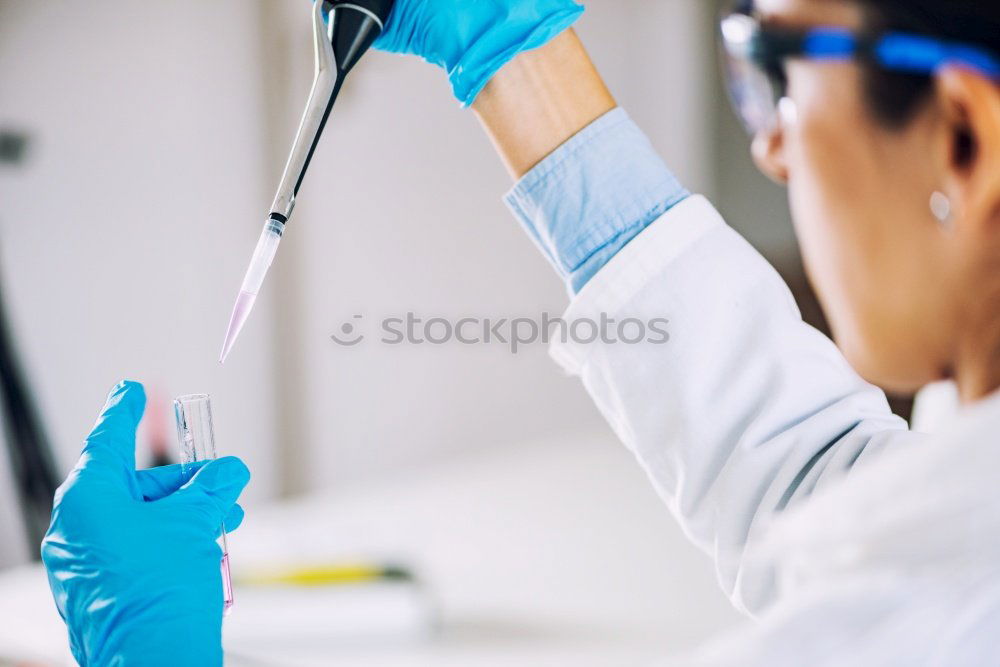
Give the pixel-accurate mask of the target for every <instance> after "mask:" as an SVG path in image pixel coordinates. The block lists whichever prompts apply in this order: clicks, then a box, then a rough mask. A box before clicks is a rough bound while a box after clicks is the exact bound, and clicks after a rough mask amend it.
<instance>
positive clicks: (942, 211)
mask: <svg viewBox="0 0 1000 667" xmlns="http://www.w3.org/2000/svg"><path fill="white" fill-rule="evenodd" d="M931 213H932V214H933V215H934V217H935V218H937V219H938V222H940V223H941V224H942V225H944V226H948V225H950V224H951V216H952V210H951V200H950V199H948V196H947V195H945V194H944V193H943V192H937V191H935V192H934V194H932V195H931Z"/></svg>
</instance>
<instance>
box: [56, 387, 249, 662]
mask: <svg viewBox="0 0 1000 667" xmlns="http://www.w3.org/2000/svg"><path fill="white" fill-rule="evenodd" d="M145 404H146V398H145V394H144V392H143V389H142V385H140V384H138V383H135V382H122V383H120V384H118V385H117V386H116V387H115V388H114V389H113V390H112V391H111V394H110V395H109V396H108V401H107V404H106V405H105V406H104V411H103V412H101V416H100V417H98V419H97V424H96V425H95V426H94V430H93V431H92V432H91V433H90V436H89V437H88V438H87V441H86V443H85V444H84V447H83V454H82V455H81V456H80V461H79V463H77V465H76V467H75V468H74V469H73V471H72V472H71V473H70V474H69V477H67V478H66V481H65V482H63V484H62V486H60V487H59V489H58V491H56V497H55V508H54V509H53V510H52V524H51V526H49V531H48V533H47V534H46V535H45V539H44V540H43V541H42V561H43V562H44V563H45V568H46V570H47V571H48V575H49V585H50V586H51V587H52V593H53V595H54V596H55V599H56V606H57V607H58V608H59V614H60V615H61V616H62V617H63V620H65V621H66V625H67V627H68V629H69V640H70V648H71V649H72V650H73V655H74V657H75V658H76V659H77V662H79V663H80V664H81V665H85V666H89V665H102V666H103V665H144V666H146V665H152V666H158V665H221V664H222V575H221V572H220V570H219V565H220V559H221V557H222V550H221V549H220V548H219V546H218V544H216V538H217V537H218V536H219V528H220V526H221V525H222V523H223V520H225V525H226V530H233V529H235V528H236V527H237V526H238V525H239V523H240V521H241V520H242V519H243V510H242V509H241V508H240V506H239V505H237V504H236V499H237V497H238V496H239V495H240V492H241V491H242V490H243V487H244V486H246V483H247V481H248V480H249V479H250V473H249V471H248V470H247V468H246V466H245V465H243V463H242V462H241V461H240V460H239V459H236V458H233V457H227V458H222V459H217V460H215V461H209V462H203V463H200V464H195V465H194V466H192V467H189V472H188V474H187V475H182V474H181V467H180V466H179V465H172V466H164V467H161V468H152V469H150V470H136V469H135V430H136V427H137V426H138V424H139V420H140V419H141V418H142V413H143V409H144V408H145ZM190 468H193V469H194V472H191V471H190ZM192 475H193V476H192Z"/></svg>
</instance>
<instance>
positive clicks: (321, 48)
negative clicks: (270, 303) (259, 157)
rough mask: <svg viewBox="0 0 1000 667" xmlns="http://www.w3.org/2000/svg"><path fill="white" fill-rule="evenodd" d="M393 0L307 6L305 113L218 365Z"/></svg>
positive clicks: (321, 1) (319, 1) (327, 0)
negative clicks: (310, 56) (336, 108)
mask: <svg viewBox="0 0 1000 667" xmlns="http://www.w3.org/2000/svg"><path fill="white" fill-rule="evenodd" d="M393 1H394V0H352V1H351V2H345V1H344V0H332V1H331V0H316V2H314V3H313V14H312V28H313V48H314V51H315V61H316V74H315V77H314V78H313V85H312V91H311V92H310V93H309V101H308V102H307V103H306V110H305V113H304V114H303V115H302V121H301V123H300V124H299V130H298V133H297V134H296V136H295V142H294V143H293V144H292V152H291V154H290V155H289V156H288V162H287V163H286V164H285V171H284V174H283V175H282V177H281V183H280V184H279V186H278V192H277V194H276V195H275V197H274V203H273V204H271V212H270V213H269V214H268V216H267V220H266V221H265V222H264V230H263V231H262V232H261V234H260V239H259V240H258V241H257V247H256V248H255V249H254V251H253V257H251V259H250V267H249V268H248V269H247V272H246V275H245V276H244V277H243V283H242V285H240V293H239V295H238V296H237V297H236V304H235V305H234V306H233V314H232V316H231V317H230V318H229V326H228V328H227V329H226V338H225V340H224V341H223V343H222V353H221V354H220V355H219V362H220V363H221V362H224V361H225V360H226V357H227V356H229V351H230V350H231V349H232V347H233V343H235V342H236V337H237V336H238V335H239V333H240V331H241V330H242V329H243V325H244V324H245V323H246V321H247V318H248V317H249V316H250V310H251V309H252V308H253V304H254V301H256V300H257V294H258V293H259V292H260V288H261V285H262V284H263V283H264V276H266V275H267V270H268V269H269V268H271V262H273V261H274V255H275V253H277V252H278V244H279V243H280V242H281V237H282V234H284V232H285V225H286V224H287V223H288V219H289V217H291V215H292V209H293V208H294V207H295V198H296V196H297V195H298V193H299V187H300V186H301V185H302V179H303V177H304V176H305V174H306V169H308V168H309V162H310V161H311V160H312V156H313V153H314V152H315V150H316V144H317V143H319V138H320V135H322V134H323V128H324V127H326V121H327V119H328V118H329V117H330V110H331V109H333V103H334V102H335V101H336V100H337V94H338V93H339V92H340V88H341V86H342V85H343V84H344V79H345V78H346V77H347V74H348V72H350V71H351V69H352V68H353V67H354V65H356V64H357V62H358V60H359V59H360V58H361V56H362V55H364V53H365V52H366V51H367V50H368V49H369V48H370V47H371V45H372V43H373V42H374V41H375V39H376V38H377V37H378V36H379V35H380V34H381V32H382V28H383V27H384V26H385V22H386V21H387V20H388V18H389V12H390V11H391V10H392V5H393Z"/></svg>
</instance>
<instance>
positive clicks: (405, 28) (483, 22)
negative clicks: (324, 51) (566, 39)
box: [374, 0, 583, 106]
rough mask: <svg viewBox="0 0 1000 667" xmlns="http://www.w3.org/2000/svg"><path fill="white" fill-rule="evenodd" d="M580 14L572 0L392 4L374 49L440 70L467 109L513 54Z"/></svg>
mask: <svg viewBox="0 0 1000 667" xmlns="http://www.w3.org/2000/svg"><path fill="white" fill-rule="evenodd" d="M582 13H583V7H582V6H581V5H578V4H577V3H575V2H573V0H396V4H395V6H394V7H393V9H392V13H391V14H390V15H389V21H388V24H387V25H386V27H385V31H384V32H383V33H382V34H381V35H380V36H379V38H378V39H377V40H376V41H375V45H374V46H375V48H377V49H381V50H383V51H390V52H392V53H412V54H415V55H418V56H421V57H423V58H424V59H425V60H426V61H428V62H430V63H433V64H435V65H439V66H441V67H443V68H444V70H445V71H446V72H447V73H448V78H449V79H450V80H451V86H452V89H453V90H454V91H455V97H457V98H458V100H459V101H460V102H461V103H462V104H463V105H465V106H468V105H470V104H472V102H473V100H475V99H476V95H478V94H479V91H481V90H482V89H483V86H485V85H486V83H487V82H488V81H489V80H490V79H491V78H492V77H493V75H494V74H496V73H497V71H499V70H500V68H501V67H503V66H504V65H506V64H507V63H508V62H510V61H511V60H512V59H513V58H514V56H516V55H517V54H518V53H521V52H522V51H528V50H530V49H537V48H538V47H540V46H543V45H544V44H545V43H547V42H548V41H549V40H550V39H552V38H553V37H555V36H556V35H558V34H559V33H561V32H562V31H563V30H565V29H566V28H568V27H569V26H570V25H572V23H573V22H574V21H576V19H577V18H579V16H580V14H582Z"/></svg>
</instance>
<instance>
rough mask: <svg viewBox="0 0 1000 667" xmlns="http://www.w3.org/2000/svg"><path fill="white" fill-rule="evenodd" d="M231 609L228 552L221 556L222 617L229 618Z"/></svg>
mask: <svg viewBox="0 0 1000 667" xmlns="http://www.w3.org/2000/svg"><path fill="white" fill-rule="evenodd" d="M232 608H233V580H232V579H231V578H230V576H229V552H228V551H226V552H225V553H223V554H222V615H223V616H229V612H230V611H231V610H232Z"/></svg>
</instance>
